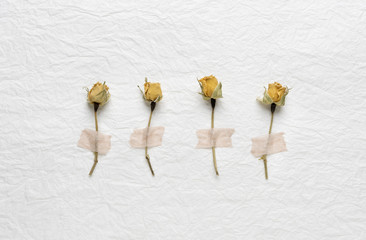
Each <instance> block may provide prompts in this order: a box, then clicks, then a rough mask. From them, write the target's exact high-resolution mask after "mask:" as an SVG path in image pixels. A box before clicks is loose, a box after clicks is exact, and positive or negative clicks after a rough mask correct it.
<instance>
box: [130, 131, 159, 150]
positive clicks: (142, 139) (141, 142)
mask: <svg viewBox="0 0 366 240" xmlns="http://www.w3.org/2000/svg"><path fill="white" fill-rule="evenodd" d="M147 130H149V131H148V135H147V141H146V133H147ZM163 135H164V127H149V128H140V129H134V130H133V133H132V134H131V136H130V145H131V147H133V148H144V147H146V146H147V147H157V146H160V145H161V144H162V142H163Z"/></svg>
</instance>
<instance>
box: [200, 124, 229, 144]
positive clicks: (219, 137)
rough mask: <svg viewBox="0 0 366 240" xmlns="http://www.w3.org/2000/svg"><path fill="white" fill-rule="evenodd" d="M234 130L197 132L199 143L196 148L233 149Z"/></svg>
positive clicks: (201, 130) (219, 129) (217, 129)
mask: <svg viewBox="0 0 366 240" xmlns="http://www.w3.org/2000/svg"><path fill="white" fill-rule="evenodd" d="M234 132H235V130H234V129H233V128H209V129H199V130H197V131H196V134H197V138H198V143H197V146H196V148H212V147H232V142H231V136H232V135H233V134H234Z"/></svg>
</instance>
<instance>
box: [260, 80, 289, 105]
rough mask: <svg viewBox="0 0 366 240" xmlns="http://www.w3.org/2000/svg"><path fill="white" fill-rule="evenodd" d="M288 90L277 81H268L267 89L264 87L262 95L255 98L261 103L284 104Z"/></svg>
mask: <svg viewBox="0 0 366 240" xmlns="http://www.w3.org/2000/svg"><path fill="white" fill-rule="evenodd" d="M288 91H289V89H288V88H287V87H286V86H282V85H281V84H279V83H278V82H274V83H270V84H268V90H267V89H265V91H264V94H263V97H262V98H257V100H258V101H260V102H261V103H263V104H272V103H275V104H276V105H277V106H284V105H285V99H286V96H287V94H288Z"/></svg>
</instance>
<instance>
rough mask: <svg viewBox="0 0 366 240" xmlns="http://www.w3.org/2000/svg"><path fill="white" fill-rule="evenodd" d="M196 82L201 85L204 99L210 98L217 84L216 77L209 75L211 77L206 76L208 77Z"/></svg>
mask: <svg viewBox="0 0 366 240" xmlns="http://www.w3.org/2000/svg"><path fill="white" fill-rule="evenodd" d="M198 81H199V82H200V83H201V87H202V93H203V94H204V95H205V96H206V97H208V98H211V96H212V93H213V92H214V91H215V89H216V87H217V85H218V84H219V82H218V81H217V79H216V77H214V76H213V75H211V76H208V77H204V78H202V79H200V80H198Z"/></svg>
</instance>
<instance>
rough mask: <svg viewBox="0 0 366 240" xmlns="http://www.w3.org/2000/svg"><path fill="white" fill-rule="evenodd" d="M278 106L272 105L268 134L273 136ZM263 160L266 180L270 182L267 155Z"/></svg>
mask: <svg viewBox="0 0 366 240" xmlns="http://www.w3.org/2000/svg"><path fill="white" fill-rule="evenodd" d="M276 106H277V105H276V104H275V103H272V104H271V124H270V125H269V131H268V134H271V133H272V125H273V115H274V112H275V110H276ZM261 159H262V160H263V163H264V172H265V175H266V179H267V180H268V168H267V154H265V155H263V156H262V157H261Z"/></svg>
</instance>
